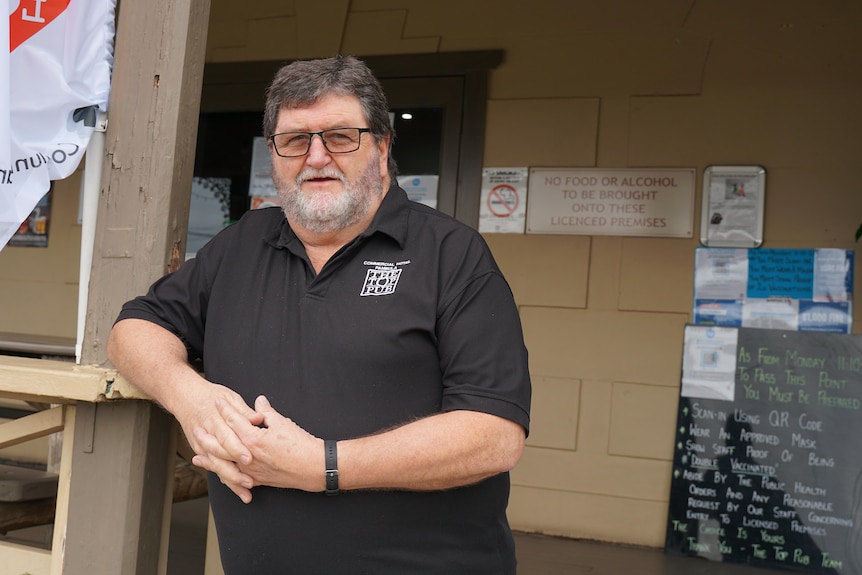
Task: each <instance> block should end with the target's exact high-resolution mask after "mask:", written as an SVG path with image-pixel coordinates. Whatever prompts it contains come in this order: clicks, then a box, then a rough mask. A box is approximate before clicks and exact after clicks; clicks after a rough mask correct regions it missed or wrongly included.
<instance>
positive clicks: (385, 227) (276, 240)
mask: <svg viewBox="0 0 862 575" xmlns="http://www.w3.org/2000/svg"><path fill="white" fill-rule="evenodd" d="M409 207H410V200H408V199H407V192H405V191H404V190H403V189H401V188H400V187H399V186H398V185H396V184H392V185H391V186H390V187H389V191H388V192H387V193H386V195H385V196H383V201H382V202H381V203H380V207H378V208H377V213H376V214H375V215H374V219H373V220H372V221H371V225H370V226H368V229H366V230H365V231H364V232H362V233H361V234H359V237H360V238H366V237H371V236H372V235H374V234H375V233H377V232H380V233H383V234H386V235H387V236H389V237H391V238H392V239H394V240H395V241H396V242H398V245H399V246H401V247H402V248H403V247H404V243H405V242H406V241H407V215H408V213H409ZM265 239H266V242H267V243H268V244H270V245H271V246H273V247H274V248H278V249H282V248H289V247H290V244H292V243H293V242H299V241H300V240H299V238H298V237H297V236H296V233H294V231H293V229H291V227H290V224H288V222H287V219H286V218H284V216H283V214H282V217H281V218H280V219H279V222H278V225H277V226H275V227H274V228H273V229H272V231H271V232H269V233H267V234H266V236H265ZM303 251H304V250H303Z"/></svg>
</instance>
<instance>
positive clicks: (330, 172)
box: [272, 154, 383, 233]
mask: <svg viewBox="0 0 862 575" xmlns="http://www.w3.org/2000/svg"><path fill="white" fill-rule="evenodd" d="M374 156H375V157H372V158H371V159H370V160H369V162H368V165H367V166H366V168H365V170H364V171H363V172H362V174H360V176H359V177H358V178H357V179H356V180H353V181H348V180H347V178H346V177H345V175H344V173H343V172H342V171H341V170H339V169H338V168H336V167H334V166H328V167H326V168H324V169H322V170H315V169H313V168H304V169H303V170H302V172H300V173H299V175H297V177H296V179H295V180H294V181H293V182H287V181H284V180H281V179H280V178H278V176H276V173H275V171H273V176H272V179H273V183H274V184H275V188H276V190H278V196H279V198H280V199H281V205H282V209H283V210H284V215H285V216H286V217H287V219H288V221H290V222H291V223H292V224H296V225H299V226H302V227H303V228H305V229H307V230H309V231H312V232H316V233H331V232H336V231H339V230H343V229H345V228H347V227H349V226H351V225H353V224H355V223H356V222H358V221H359V220H361V219H362V218H363V217H365V215H367V214H368V212H369V210H370V209H371V207H372V205H373V204H374V203H375V201H376V200H377V199H378V198H379V197H380V196H381V194H382V193H383V178H382V177H381V174H380V165H379V155H378V154H374ZM320 177H324V178H337V179H339V180H341V183H342V187H343V189H342V191H341V193H340V194H338V195H333V194H331V193H328V192H318V193H316V194H313V195H306V194H304V193H302V182H304V181H305V180H307V179H310V178H320Z"/></svg>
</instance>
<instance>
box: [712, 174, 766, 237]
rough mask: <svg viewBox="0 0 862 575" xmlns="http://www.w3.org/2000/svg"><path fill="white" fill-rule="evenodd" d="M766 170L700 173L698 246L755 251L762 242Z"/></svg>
mask: <svg viewBox="0 0 862 575" xmlns="http://www.w3.org/2000/svg"><path fill="white" fill-rule="evenodd" d="M765 194H766V170H765V169H763V167H762V166H709V167H708V168H706V169H705V170H704V172H703V209H702V211H701V222H700V243H702V244H703V245H705V246H709V247H723V248H756V247H759V246H760V245H761V244H762V243H763V206H764V203H765Z"/></svg>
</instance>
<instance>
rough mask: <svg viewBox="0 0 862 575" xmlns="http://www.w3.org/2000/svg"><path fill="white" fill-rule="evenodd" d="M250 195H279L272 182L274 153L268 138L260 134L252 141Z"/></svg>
mask: <svg viewBox="0 0 862 575" xmlns="http://www.w3.org/2000/svg"><path fill="white" fill-rule="evenodd" d="M248 195H250V196H264V197H274V196H277V195H278V192H277V191H276V190H275V184H273V183H272V155H271V154H270V152H269V146H267V145H266V138H264V137H263V136H258V137H256V138H254V140H252V143H251V176H250V178H249V182H248Z"/></svg>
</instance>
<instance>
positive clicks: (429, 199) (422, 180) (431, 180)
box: [398, 175, 440, 209]
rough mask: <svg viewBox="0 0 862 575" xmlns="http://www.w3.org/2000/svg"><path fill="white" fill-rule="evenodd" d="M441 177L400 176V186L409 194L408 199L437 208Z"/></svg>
mask: <svg viewBox="0 0 862 575" xmlns="http://www.w3.org/2000/svg"><path fill="white" fill-rule="evenodd" d="M439 180H440V176H436V175H424V176H398V185H399V186H401V187H402V188H403V189H404V191H405V192H407V198H408V199H409V200H410V201H412V202H419V203H420V204H425V205H426V206H428V207H431V208H435V209H436V208H437V185H438V183H439Z"/></svg>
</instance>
